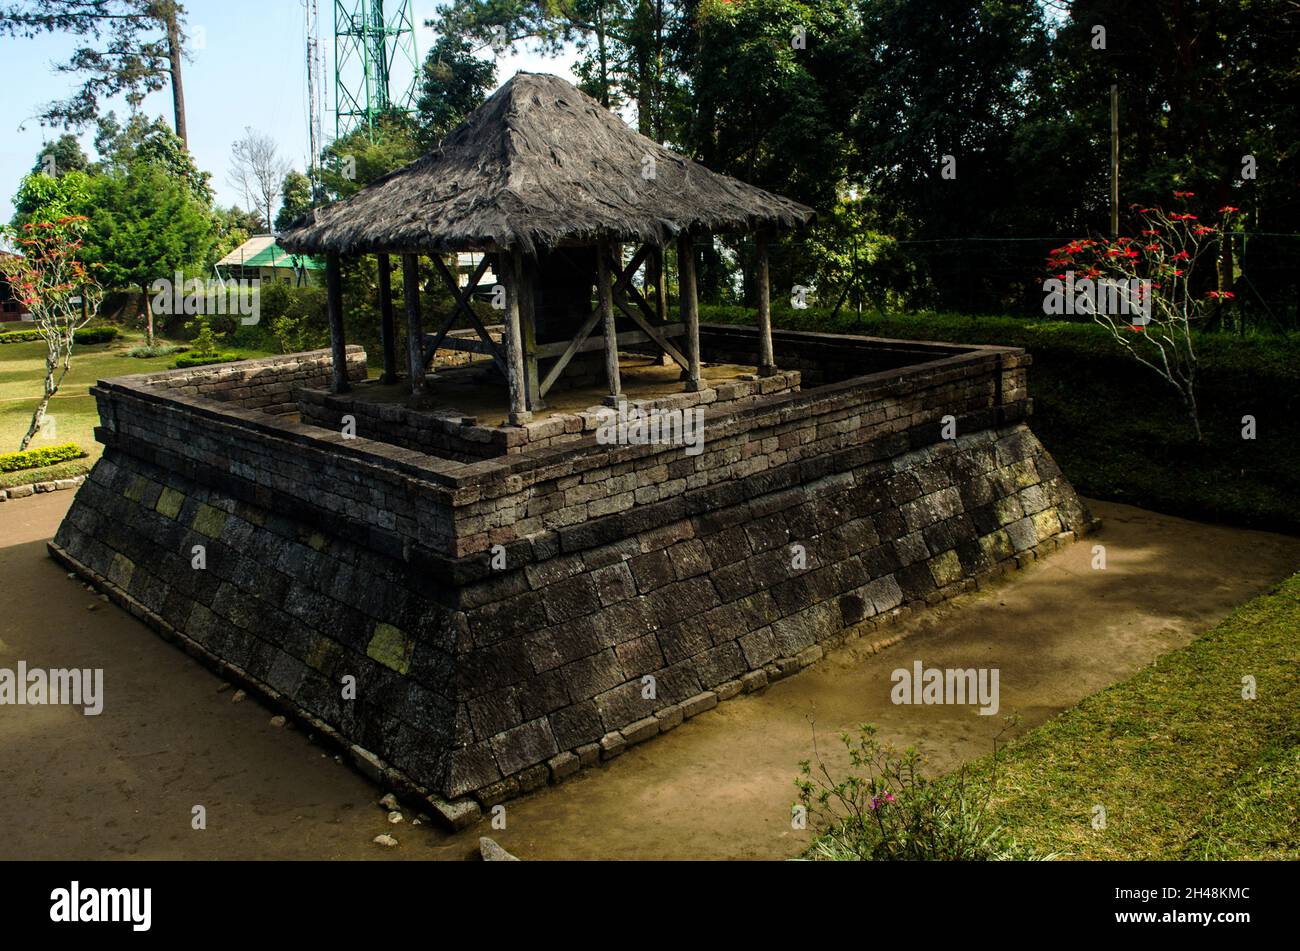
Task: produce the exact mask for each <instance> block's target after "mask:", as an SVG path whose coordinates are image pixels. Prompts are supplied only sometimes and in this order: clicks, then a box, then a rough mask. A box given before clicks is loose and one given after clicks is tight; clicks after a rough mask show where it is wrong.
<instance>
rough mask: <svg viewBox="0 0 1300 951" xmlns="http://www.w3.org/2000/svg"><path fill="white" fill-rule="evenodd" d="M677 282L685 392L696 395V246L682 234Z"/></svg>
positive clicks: (697, 369)
mask: <svg viewBox="0 0 1300 951" xmlns="http://www.w3.org/2000/svg"><path fill="white" fill-rule="evenodd" d="M677 280H678V283H679V284H680V286H681V289H680V291H679V296H680V297H681V301H680V305H681V311H682V323H684V324H685V325H686V362H687V365H688V367H689V369H688V370H687V371H686V373H685V374H683V378H684V379H685V380H686V391H687V392H688V393H696V392H698V391H699V390H700V389H702V388H703V387H702V385H701V383H700V302H699V298H698V297H696V294H695V242H694V240H693V239H692V238H691V236H690V234H688V233H687V232H685V231H683V232H682V233H681V234H680V235H678V236H677Z"/></svg>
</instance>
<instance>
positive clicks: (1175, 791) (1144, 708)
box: [978, 574, 1300, 860]
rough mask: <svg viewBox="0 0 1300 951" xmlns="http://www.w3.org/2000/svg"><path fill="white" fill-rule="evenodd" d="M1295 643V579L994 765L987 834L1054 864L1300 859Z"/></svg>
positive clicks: (1299, 696)
mask: <svg viewBox="0 0 1300 951" xmlns="http://www.w3.org/2000/svg"><path fill="white" fill-rule="evenodd" d="M1297 630H1300V574H1297V575H1293V576H1292V577H1291V578H1289V579H1288V580H1286V581H1285V582H1283V583H1282V584H1280V585H1279V586H1278V587H1277V588H1275V589H1274V590H1273V591H1272V592H1270V593H1269V594H1266V595H1262V596H1260V597H1258V598H1255V599H1254V600H1252V601H1248V602H1247V603H1245V604H1243V605H1242V606H1241V607H1240V608H1238V609H1237V610H1236V611H1235V612H1233V614H1232V615H1230V616H1229V617H1228V618H1226V619H1225V620H1224V621H1223V622H1222V623H1220V624H1218V625H1217V626H1215V627H1214V628H1213V629H1211V630H1210V631H1208V632H1206V633H1205V634H1203V635H1202V636H1201V637H1199V638H1197V640H1195V641H1193V642H1192V643H1191V644H1189V645H1188V646H1187V647H1184V648H1181V649H1179V650H1176V651H1172V652H1170V653H1168V654H1166V655H1164V656H1163V657H1161V658H1160V659H1159V661H1158V662H1157V663H1156V664H1155V665H1153V666H1152V667H1149V668H1147V669H1146V670H1144V671H1143V672H1142V673H1140V674H1138V675H1137V676H1136V677H1134V678H1132V679H1131V680H1128V681H1125V682H1123V683H1119V684H1116V685H1114V686H1113V687H1110V688H1108V689H1106V690H1103V691H1101V692H1100V693H1097V694H1094V695H1093V696H1091V697H1088V698H1087V699H1085V700H1084V701H1082V702H1081V703H1079V704H1078V705H1077V706H1076V707H1074V708H1072V709H1070V710H1068V711H1066V712H1065V713H1063V714H1061V715H1060V716H1058V717H1056V718H1055V719H1053V720H1051V721H1049V722H1048V723H1045V724H1044V725H1042V726H1040V727H1038V728H1037V729H1035V730H1032V731H1031V732H1029V733H1028V734H1026V735H1025V736H1024V737H1022V738H1020V739H1019V740H1017V741H1015V742H1014V743H1012V744H1011V745H1010V746H1009V747H1008V748H1007V749H1006V750H1004V751H1003V754H1002V758H1001V765H1000V769H999V771H1000V774H1001V775H1000V779H999V783H998V792H997V795H996V797H995V799H994V805H995V820H996V821H998V822H1000V823H1001V824H1002V825H1003V826H1004V827H1005V828H1007V829H1008V830H1009V831H1010V832H1011V833H1012V834H1013V835H1014V836H1015V838H1016V839H1017V840H1018V841H1019V842H1020V843H1022V844H1024V845H1027V846H1029V847H1031V848H1033V849H1035V850H1036V851H1038V852H1040V853H1049V852H1056V853H1058V854H1060V855H1061V856H1062V857H1063V858H1065V857H1069V858H1083V859H1129V860H1133V859H1189V860H1205V859H1297V858H1300V718H1298V717H1297V716H1296V710H1297V709H1300V643H1297V639H1296V632H1297ZM1247 675H1249V676H1252V677H1254V679H1255V684H1256V691H1257V697H1256V699H1254V700H1247V699H1243V697H1242V678H1243V677H1245V676H1247ZM988 766H989V764H988V761H985V762H983V763H982V764H980V766H979V767H978V769H979V771H980V772H982V773H983V774H985V775H987V770H988ZM1097 805H1100V806H1103V807H1104V809H1105V811H1106V827H1105V828H1104V829H1094V828H1093V821H1092V820H1093V809H1094V806H1097Z"/></svg>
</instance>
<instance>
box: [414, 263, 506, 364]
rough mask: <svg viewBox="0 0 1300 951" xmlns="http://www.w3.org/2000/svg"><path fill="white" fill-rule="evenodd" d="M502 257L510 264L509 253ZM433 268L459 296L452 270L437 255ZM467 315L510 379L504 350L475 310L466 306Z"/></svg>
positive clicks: (458, 288) (466, 298)
mask: <svg viewBox="0 0 1300 951" xmlns="http://www.w3.org/2000/svg"><path fill="white" fill-rule="evenodd" d="M500 257H502V258H505V259H506V261H507V262H508V261H509V258H510V255H509V253H508V252H507V253H504V254H502V255H500ZM483 261H484V262H486V261H487V256H486V255H484V257H483ZM433 266H434V269H435V270H436V271H437V272H438V273H439V274H441V275H442V279H443V282H444V283H446V285H447V286H448V287H450V288H451V292H452V293H453V294H457V295H459V294H460V287H459V285H457V283H456V276H455V275H454V274H452V273H451V270H450V269H449V268H448V267H447V265H446V264H444V263H443V260H442V258H441V257H439V256H438V255H436V254H435V255H434V256H433ZM507 267H509V264H508V263H507ZM480 276H481V275H480ZM508 283H509V281H508V280H507V284H508ZM509 293H510V291H509V288H508V287H507V289H506V295H507V296H509ZM465 300H466V301H468V300H469V297H468V295H466V297H465ZM465 315H466V316H467V317H469V320H470V323H471V324H472V325H473V327H474V331H475V332H476V333H477V334H478V335H479V339H480V340H482V341H483V342H484V343H486V344H487V345H488V346H490V347H492V348H493V353H494V356H493V359H494V360H496V364H497V367H498V368H499V369H500V370H501V374H502V375H503V376H505V377H507V378H509V376H510V373H509V369H508V367H507V366H506V355H505V352H504V350H503V348H501V347H498V346H497V342H496V341H495V340H493V339H492V335H491V334H490V333H488V332H487V328H486V327H484V326H483V321H481V320H479V319H478V314H476V313H474V308H472V307H469V306H466V307H465Z"/></svg>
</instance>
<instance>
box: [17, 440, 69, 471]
mask: <svg viewBox="0 0 1300 951" xmlns="http://www.w3.org/2000/svg"><path fill="white" fill-rule="evenodd" d="M85 454H86V453H85V452H84V451H83V450H82V448H81V447H80V446H78V445H77V444H76V443H72V442H70V443H64V444H63V445H61V446H47V447H44V448H42V449H24V450H23V451H22V452H6V453H3V454H0V472H20V471H22V470H23V469H40V468H42V467H44V466H52V465H54V464H55V463H59V462H67V461H68V460H69V459H79V458H81V457H82V456H84V455H85Z"/></svg>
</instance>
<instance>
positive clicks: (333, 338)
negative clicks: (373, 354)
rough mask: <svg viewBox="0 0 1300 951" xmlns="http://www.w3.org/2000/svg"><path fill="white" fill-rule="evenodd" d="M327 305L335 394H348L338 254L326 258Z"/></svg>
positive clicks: (341, 287)
mask: <svg viewBox="0 0 1300 951" xmlns="http://www.w3.org/2000/svg"><path fill="white" fill-rule="evenodd" d="M325 303H326V307H327V309H328V311H329V322H330V362H331V363H332V364H333V370H334V380H333V386H332V389H333V390H334V392H335V393H346V392H347V391H348V390H349V389H350V386H349V385H348V345H347V340H345V339H344V336H343V275H342V271H341V266H340V264H339V256H338V255H337V254H333V253H331V254H329V255H327V256H326V258H325Z"/></svg>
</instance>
